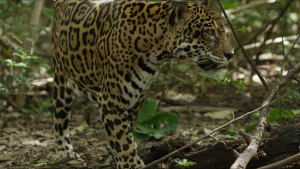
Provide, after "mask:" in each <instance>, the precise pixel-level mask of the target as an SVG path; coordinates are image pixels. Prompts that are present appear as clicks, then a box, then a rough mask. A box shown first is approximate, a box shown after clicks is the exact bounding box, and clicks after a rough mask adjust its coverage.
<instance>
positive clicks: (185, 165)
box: [174, 158, 197, 167]
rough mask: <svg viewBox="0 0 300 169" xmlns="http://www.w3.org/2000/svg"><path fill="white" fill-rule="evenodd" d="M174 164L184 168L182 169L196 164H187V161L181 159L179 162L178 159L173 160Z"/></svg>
mask: <svg viewBox="0 0 300 169" xmlns="http://www.w3.org/2000/svg"><path fill="white" fill-rule="evenodd" d="M174 162H175V163H177V164H179V165H181V166H184V167H189V166H193V165H195V164H197V163H195V162H189V161H188V160H187V159H182V160H181V159H178V158H176V159H174Z"/></svg>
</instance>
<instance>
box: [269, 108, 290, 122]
mask: <svg viewBox="0 0 300 169" xmlns="http://www.w3.org/2000/svg"><path fill="white" fill-rule="evenodd" d="M280 113H281V117H282V118H283V119H289V118H290V117H293V116H294V115H293V114H292V113H291V112H290V111H289V110H287V109H281V110H279V109H277V108H276V109H273V110H272V111H271V112H269V114H268V116H267V120H268V121H277V120H279V119H280ZM294 113H295V112H294ZM287 114H288V115H289V116H288V115H287Z"/></svg>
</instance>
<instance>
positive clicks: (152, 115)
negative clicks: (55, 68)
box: [133, 100, 179, 140]
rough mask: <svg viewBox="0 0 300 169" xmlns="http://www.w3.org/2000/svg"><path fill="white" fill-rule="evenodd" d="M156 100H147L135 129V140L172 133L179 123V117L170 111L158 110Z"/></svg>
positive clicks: (160, 136) (158, 137)
mask: <svg viewBox="0 0 300 169" xmlns="http://www.w3.org/2000/svg"><path fill="white" fill-rule="evenodd" d="M156 108H157V104H156V102H155V101H154V100H146V102H145V103H144V105H143V107H142V109H141V111H140V115H139V117H138V119H137V121H136V125H135V128H134V131H133V136H134V139H135V140H149V139H150V138H151V137H154V138H156V139H160V138H162V137H163V136H164V135H165V134H170V132H171V131H172V130H175V129H176V128H177V127H178V124H179V118H178V117H177V116H175V115H173V114H171V113H169V112H156Z"/></svg>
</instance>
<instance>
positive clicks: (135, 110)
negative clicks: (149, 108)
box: [128, 95, 147, 131]
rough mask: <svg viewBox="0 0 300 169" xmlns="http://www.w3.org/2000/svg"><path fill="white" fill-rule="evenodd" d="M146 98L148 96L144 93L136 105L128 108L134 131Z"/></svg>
mask: <svg viewBox="0 0 300 169" xmlns="http://www.w3.org/2000/svg"><path fill="white" fill-rule="evenodd" d="M146 98H147V97H146V95H142V96H141V97H140V98H139V99H138V101H137V102H136V103H135V105H134V106H133V107H132V108H131V109H129V110H128V121H129V123H130V127H131V130H132V131H133V129H134V127H135V123H136V120H137V118H138V116H139V113H140V111H141V108H142V107H143V104H144V102H145V100H146Z"/></svg>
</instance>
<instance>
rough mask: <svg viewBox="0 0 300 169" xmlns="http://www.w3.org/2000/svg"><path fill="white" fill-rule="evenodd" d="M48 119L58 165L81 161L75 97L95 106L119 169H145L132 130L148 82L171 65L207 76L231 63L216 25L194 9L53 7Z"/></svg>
mask: <svg viewBox="0 0 300 169" xmlns="http://www.w3.org/2000/svg"><path fill="white" fill-rule="evenodd" d="M52 40H53V63H54V83H53V105H54V106H53V107H54V108H53V112H54V128H55V129H54V132H55V136H56V153H57V154H58V157H78V154H77V153H75V152H74V151H73V147H72V145H71V141H70V138H69V134H68V124H69V121H70V116H71V111H70V110H71V108H70V107H71V104H72V95H73V94H74V93H75V94H76V95H87V96H88V97H89V98H90V100H92V101H96V102H98V103H99V109H100V116H101V120H102V123H103V124H104V126H105V130H106V133H107V138H108V146H107V149H108V152H109V154H110V155H111V156H112V157H113V159H114V160H115V161H116V163H117V166H118V168H139V167H142V166H144V163H143V161H142V160H141V159H140V157H139V156H138V155H137V149H136V144H135V142H134V140H133V136H132V130H133V128H134V126H135V121H136V119H137V116H138V114H139V110H140V108H141V106H142V105H143V102H144V100H145V98H146V92H147V90H148V88H149V86H150V84H151V81H152V78H153V76H154V74H155V72H157V70H158V69H159V68H160V66H161V65H162V64H163V63H164V62H167V61H169V60H170V59H172V58H178V59H183V60H188V61H191V62H193V63H195V64H197V65H198V66H199V67H200V68H202V70H204V71H207V72H211V71H217V70H220V69H222V68H224V67H225V66H226V65H227V64H228V62H229V60H230V59H231V58H232V56H233V50H232V47H231V45H230V43H229V42H228V40H227V37H226V35H225V30H224V26H223V23H222V22H221V19H220V18H219V17H217V16H216V15H215V14H214V12H213V11H212V10H210V9H209V8H208V7H207V6H205V5H203V4H201V3H195V2H171V1H165V2H146V1H133V0H116V1H111V2H103V1H101V0H82V1H78V0H57V1H56V2H55V13H54V19H53V31H52Z"/></svg>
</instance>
